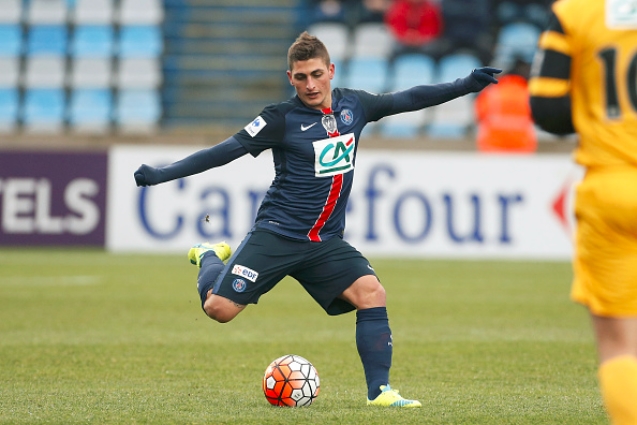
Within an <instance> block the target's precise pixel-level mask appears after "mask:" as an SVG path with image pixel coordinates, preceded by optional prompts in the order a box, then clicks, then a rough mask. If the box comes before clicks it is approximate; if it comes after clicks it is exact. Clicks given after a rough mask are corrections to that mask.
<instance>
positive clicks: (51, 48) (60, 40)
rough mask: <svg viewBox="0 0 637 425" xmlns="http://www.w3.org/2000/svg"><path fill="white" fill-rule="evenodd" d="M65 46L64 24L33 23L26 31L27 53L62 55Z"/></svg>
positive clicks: (64, 52)
mask: <svg viewBox="0 0 637 425" xmlns="http://www.w3.org/2000/svg"><path fill="white" fill-rule="evenodd" d="M67 47H68V46H67V30H66V26H64V25H35V26H32V27H31V28H30V30H29V32H28V36H27V53H28V54H29V55H55V56H64V55H66V51H67Z"/></svg>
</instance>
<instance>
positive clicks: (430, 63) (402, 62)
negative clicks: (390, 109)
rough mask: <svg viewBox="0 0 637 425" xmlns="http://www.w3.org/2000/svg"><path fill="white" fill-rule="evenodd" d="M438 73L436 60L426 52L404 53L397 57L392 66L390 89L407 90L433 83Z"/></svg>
mask: <svg viewBox="0 0 637 425" xmlns="http://www.w3.org/2000/svg"><path fill="white" fill-rule="evenodd" d="M435 74H436V62H435V61H434V60H433V58H431V57H429V56H427V55H424V54H417V53H414V54H404V55H400V56H398V57H397V58H396V60H395V61H394V64H393V68H392V78H391V82H390V83H389V89H390V90H391V91H395V90H405V89H408V88H411V87H414V86H419V85H422V84H431V83H433V81H434V78H435Z"/></svg>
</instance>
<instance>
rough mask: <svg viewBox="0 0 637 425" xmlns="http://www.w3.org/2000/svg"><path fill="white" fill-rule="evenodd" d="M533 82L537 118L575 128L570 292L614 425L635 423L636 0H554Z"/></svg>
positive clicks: (564, 129) (554, 128)
mask: <svg viewBox="0 0 637 425" xmlns="http://www.w3.org/2000/svg"><path fill="white" fill-rule="evenodd" d="M538 47H539V50H538V54H537V56H536V59H535V62H534V65H533V71H532V79H531V82H530V88H529V89H530V94H531V109H532V112H533V115H534V118H535V121H536V123H537V124H538V125H539V126H540V127H542V128H543V129H544V130H547V131H550V132H552V133H556V134H568V133H572V132H577V133H578V135H579V146H578V147H577V149H576V150H575V154H574V158H575V161H576V162H577V163H579V164H581V165H582V166H584V167H585V168H586V174H585V177H584V179H583V181H582V182H581V183H580V184H579V185H578V187H577V190H576V199H575V216H576V218H577V230H576V242H575V257H574V281H573V285H572V290H571V297H572V298H573V300H575V301H576V302H579V303H582V304H584V305H585V306H586V307H587V308H588V310H589V312H590V315H591V317H592V323H593V328H594V333H595V337H596V342H597V348H598V352H599V362H600V365H599V382H600V387H601V392H602V396H603V399H604V403H605V406H606V410H607V411H608V414H609V416H610V418H611V421H612V423H613V424H615V425H628V424H630V425H635V424H637V49H636V48H637V9H636V8H635V2H634V1H624V0H606V1H604V0H559V1H557V2H555V3H554V5H553V7H552V15H551V18H550V23H549V26H548V28H547V30H546V31H545V32H544V33H543V34H542V36H541V38H540V41H539V46H538Z"/></svg>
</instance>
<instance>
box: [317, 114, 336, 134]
mask: <svg viewBox="0 0 637 425" xmlns="http://www.w3.org/2000/svg"><path fill="white" fill-rule="evenodd" d="M321 124H323V128H325V130H326V131H327V133H328V134H331V133H336V132H337V131H338V127H336V118H334V115H332V114H330V115H323V118H321Z"/></svg>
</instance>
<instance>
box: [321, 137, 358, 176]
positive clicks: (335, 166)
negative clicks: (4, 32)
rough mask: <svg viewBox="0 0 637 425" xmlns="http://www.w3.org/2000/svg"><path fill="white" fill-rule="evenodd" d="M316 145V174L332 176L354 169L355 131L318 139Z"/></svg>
mask: <svg viewBox="0 0 637 425" xmlns="http://www.w3.org/2000/svg"><path fill="white" fill-rule="evenodd" d="M312 145H313V146H314V175H315V176H316V177H330V176H334V175H337V174H345V173H348V172H350V171H352V170H353V169H354V152H355V148H356V136H355V135H354V133H348V134H344V135H342V136H337V137H330V138H329V139H323V140H317V141H315V142H313V143H312Z"/></svg>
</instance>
